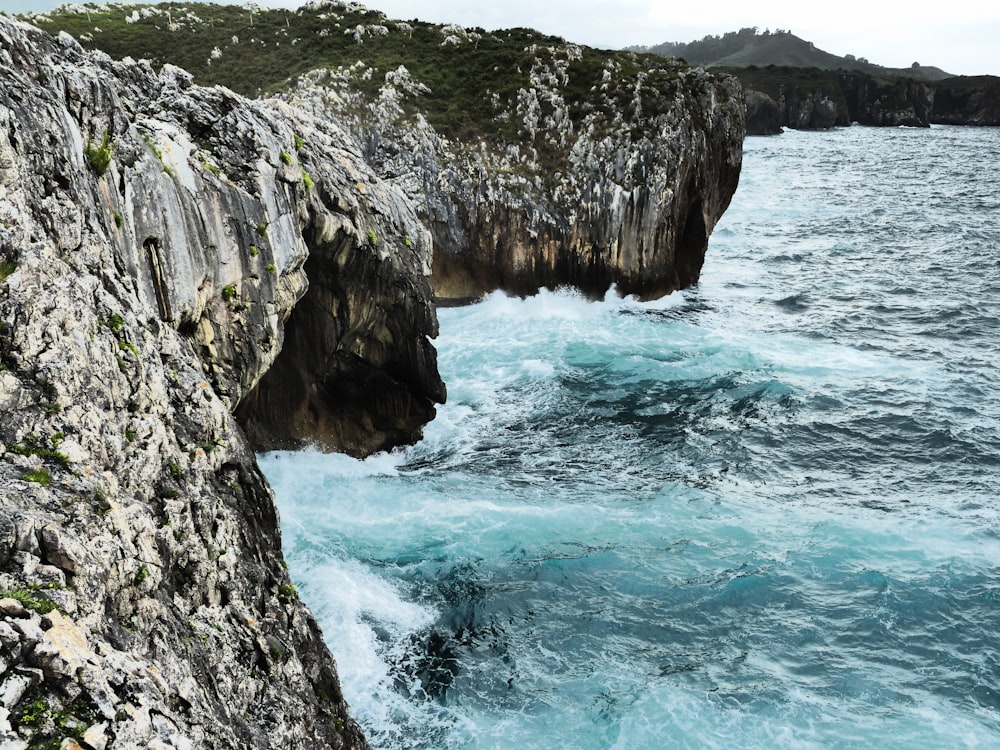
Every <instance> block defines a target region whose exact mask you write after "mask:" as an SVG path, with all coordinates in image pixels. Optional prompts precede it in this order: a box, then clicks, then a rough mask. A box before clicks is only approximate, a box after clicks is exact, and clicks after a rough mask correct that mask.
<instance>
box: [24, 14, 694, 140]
mask: <svg viewBox="0 0 1000 750" xmlns="http://www.w3.org/2000/svg"><path fill="white" fill-rule="evenodd" d="M25 20H28V21H29V22H31V23H33V24H35V25H37V26H39V27H41V28H42V29H44V30H46V31H48V32H50V33H52V34H58V33H59V32H60V31H66V32H68V33H69V34H71V35H72V36H74V37H75V38H77V39H78V40H79V41H80V42H81V44H83V45H84V46H85V47H88V48H91V49H101V50H103V51H105V52H107V53H108V54H110V55H111V56H112V57H116V58H122V57H126V56H130V57H132V58H136V59H148V60H150V61H151V62H152V64H153V65H154V66H157V67H158V66H160V65H162V64H164V63H171V64H174V65H177V66H179V67H182V68H184V69H185V70H187V71H189V72H190V73H191V74H193V76H194V79H195V82H196V83H199V84H202V85H213V84H222V85H224V86H227V87H228V88H231V89H233V90H234V91H237V92H239V93H241V94H245V95H248V96H259V95H263V94H270V93H277V92H280V91H282V90H285V89H287V88H290V87H292V86H293V85H294V82H295V79H296V78H297V77H298V76H300V75H302V74H304V73H306V72H309V71H312V70H315V69H319V68H326V69H333V70H345V71H346V70H351V69H352V67H354V66H356V64H357V63H359V62H360V63H361V64H362V68H361V70H362V72H361V74H360V75H353V74H352V75H351V76H349V79H350V80H349V82H350V85H351V86H353V87H356V88H357V89H359V90H360V91H361V93H364V94H366V95H369V96H372V97H377V96H378V93H379V90H380V88H381V86H382V85H383V83H384V81H385V76H386V74H389V73H391V72H393V71H395V70H397V68H398V67H399V66H400V65H403V66H405V67H406V69H407V70H408V72H409V74H410V76H411V77H412V78H413V80H415V81H417V82H418V83H419V84H421V85H423V86H425V87H426V89H427V90H424V91H422V93H421V96H420V112H421V114H422V115H423V116H424V117H425V118H426V119H427V121H428V122H430V124H431V125H433V126H434V127H435V129H436V130H438V131H439V132H441V133H443V134H445V135H448V136H450V137H457V138H460V139H471V138H479V137H483V138H487V139H499V140H503V139H505V138H506V137H509V136H510V135H511V134H510V133H507V132H505V127H506V126H505V122H504V118H503V113H504V112H506V111H509V110H510V108H511V106H512V104H513V99H514V98H515V97H516V96H517V92H518V91H520V90H522V89H526V88H530V87H531V86H532V85H533V81H532V80H531V73H532V69H533V66H534V65H535V63H536V62H537V60H538V59H539V58H540V57H546V56H547V57H548V58H554V57H555V56H557V55H558V56H559V57H560V58H561V59H564V60H567V61H568V62H567V64H566V65H565V66H560V67H561V68H562V69H563V70H564V73H565V75H564V78H565V80H563V81H560V84H561V85H560V89H561V95H562V97H563V99H564V100H565V103H566V106H567V109H568V112H569V115H570V117H571V118H573V119H578V118H579V119H582V118H583V117H584V116H585V115H586V114H587V112H589V111H591V110H592V108H593V106H594V99H595V97H594V94H593V92H594V91H595V90H597V89H598V87H601V86H602V84H604V86H603V88H604V90H605V91H609V90H610V91H612V92H614V91H618V92H620V94H621V96H620V98H621V101H613V102H612V105H613V106H620V107H621V111H624V112H627V111H628V108H629V107H632V106H634V105H633V102H634V101H635V97H634V92H635V91H636V89H637V88H638V86H637V85H636V84H637V82H641V81H642V80H649V79H652V78H659V79H663V78H671V77H675V76H676V74H677V72H679V71H681V70H684V69H687V68H688V67H689V66H688V65H687V64H686V63H683V62H680V61H677V60H674V59H671V58H664V57H662V56H660V55H653V54H645V53H636V52H615V51H607V50H597V49H592V48H589V47H585V46H577V45H571V44H567V43H566V42H565V41H564V40H563V39H561V38H559V37H553V36H548V35H544V34H541V33H538V32H536V31H533V30H530V29H523V28H516V29H507V30H502V31H493V32H488V31H486V30H484V29H482V28H463V27H460V26H456V25H441V24H431V23H425V22H422V21H419V20H417V19H413V20H409V21H396V20H392V19H389V18H387V17H386V16H385V15H384V14H383V13H381V12H379V11H375V10H369V9H367V8H365V7H364V6H362V5H360V4H358V3H343V2H313V3H310V4H308V5H306V6H303V7H302V8H299V9H298V10H285V9H263V8H260V7H259V6H256V5H254V4H253V3H248V4H246V5H242V6H237V5H214V4H206V3H162V4H159V5H152V6H151V5H138V4H131V3H110V4H104V5H97V4H86V5H80V4H76V5H64V6H61V7H60V8H59V9H58V10H57V11H54V12H51V13H48V14H32V15H29V16H26V17H25ZM567 50H569V51H570V54H568V55H567V54H566V51H567ZM354 70H355V71H356V70H357V68H354ZM609 77H610V78H611V79H612V81H611V83H612V84H613V85H611V86H608V85H607V83H608V81H609ZM605 99H606V97H605ZM643 104H644V105H645V111H644V112H643V113H642V114H643V115H646V116H648V115H650V114H655V111H652V112H651V111H649V109H648V108H649V107H650V106H652V107H654V108H655V106H657V105H656V101H655V99H649V98H648V97H647V99H646V100H645V101H644V102H643ZM668 104H669V103H668V102H667V101H664V102H663V106H668ZM636 115H637V116H638V113H636Z"/></svg>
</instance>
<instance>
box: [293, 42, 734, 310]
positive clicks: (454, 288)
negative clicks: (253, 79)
mask: <svg viewBox="0 0 1000 750" xmlns="http://www.w3.org/2000/svg"><path fill="white" fill-rule="evenodd" d="M462 33H463V32H462V30H461V29H457V31H456V34H455V35H454V36H453V37H452V38H453V40H454V41H453V42H452V44H462V43H467V44H471V43H472V41H470V40H469V39H468V38H466V37H463V36H462ZM466 36H467V35H466ZM463 39H464V40H465V41H463ZM525 52H526V55H527V56H526V61H525V65H530V71H529V73H528V82H529V86H527V87H524V88H521V89H519V90H517V91H516V92H515V93H514V94H513V95H512V96H511V97H510V102H511V104H510V106H509V107H508V108H506V109H501V111H500V112H499V113H498V114H497V115H496V118H495V120H496V122H497V123H501V124H502V127H503V129H504V132H507V133H510V134H511V135H509V136H507V137H506V138H501V139H499V140H491V141H490V142H487V141H486V140H485V139H482V138H475V137H467V138H448V137H445V136H443V135H441V134H440V133H438V132H436V131H435V130H434V128H432V127H431V126H430V125H429V124H428V122H427V120H426V119H424V117H423V116H422V115H421V114H420V112H421V107H422V104H421V101H422V98H423V97H424V96H426V95H428V94H430V93H431V92H430V91H429V89H427V87H426V86H424V85H423V84H422V83H421V82H420V81H418V80H415V79H414V78H413V77H412V76H411V75H410V73H409V72H408V71H407V70H406V68H404V67H400V68H398V69H396V70H394V71H390V72H389V73H387V74H385V76H384V83H383V85H382V86H381V88H380V89H379V90H378V94H377V96H375V97H370V96H367V95H365V94H363V93H359V92H360V91H362V89H363V87H362V86H357V85H355V84H357V83H358V82H363V81H368V80H370V79H371V77H372V75H373V71H372V70H371V69H370V68H368V67H366V66H364V65H363V64H361V63H359V64H358V65H356V66H352V67H350V68H346V69H340V70H336V71H317V72H315V73H313V74H310V75H308V76H304V77H302V79H300V81H299V85H298V88H297V89H296V90H295V91H293V92H292V93H290V94H289V95H288V98H289V99H290V100H291V101H292V102H294V103H295V104H296V106H298V107H302V108H304V109H309V110H312V111H313V112H315V113H316V114H317V116H334V117H337V118H342V119H344V120H346V121H348V122H352V123H353V130H354V132H355V134H356V135H357V136H358V137H359V139H362V140H363V142H364V143H365V148H366V153H367V154H368V157H369V159H370V160H371V162H372V163H373V164H374V165H375V166H376V168H377V169H378V171H379V173H380V174H381V175H382V176H383V177H384V178H385V179H387V180H392V181H393V182H394V184H398V185H400V186H401V187H402V188H403V189H405V190H407V191H408V192H409V194H410V195H411V196H412V198H413V200H414V201H415V203H416V204H417V205H418V206H419V209H420V215H421V218H422V220H423V222H424V223H425V224H426V226H427V227H428V229H429V231H430V232H431V234H432V236H433V240H434V257H433V274H432V284H433V287H434V292H435V294H436V296H437V298H438V300H439V301H441V302H444V303H449V302H455V301H465V300H468V299H474V298H476V297H479V296H481V295H483V294H484V293H486V292H489V291H492V290H494V289H503V290H506V291H508V292H511V293H514V294H532V293H535V292H537V291H538V290H539V289H540V288H543V287H548V288H554V287H557V286H562V285H571V286H574V287H576V288H578V289H581V290H583V291H584V292H586V293H588V294H590V295H593V296H602V295H603V294H604V293H605V292H606V290H607V289H608V288H609V287H610V286H611V285H615V286H616V287H617V289H618V291H619V292H620V293H622V294H634V295H637V296H639V297H642V298H653V297H658V296H661V295H663V294H666V293H668V292H670V291H673V290H675V289H680V288H682V287H686V286H689V285H690V284H693V283H695V282H696V281H697V280H698V277H699V274H700V271H701V267H702V263H703V260H704V254H705V249H706V246H707V244H708V237H709V234H710V233H711V231H712V229H713V227H714V226H715V224H716V222H717V221H718V220H719V218H720V216H721V215H722V213H723V211H724V210H725V209H726V207H727V206H728V205H729V200H730V198H731V197H732V195H733V193H734V191H735V190H736V186H737V183H738V180H739V173H740V165H741V158H742V143H743V133H744V124H743V111H742V109H743V107H742V92H741V91H740V88H739V85H738V84H737V82H736V81H735V80H734V79H731V78H725V77H721V78H720V77H717V76H713V75H710V74H708V73H706V72H705V71H703V70H701V69H692V68H687V67H686V66H684V65H680V64H677V63H672V62H666V61H664V62H663V63H662V67H653V68H651V69H649V70H641V69H640V70H639V71H638V73H637V72H636V68H637V67H638V64H637V63H636V61H632V62H631V63H628V64H626V63H627V62H628V61H624V62H623V61H622V60H618V59H614V58H608V59H606V60H605V61H604V62H603V66H602V68H599V69H598V71H597V74H596V77H595V84H596V85H593V86H591V83H590V82H589V80H587V79H584V80H583V81H581V80H579V79H578V78H577V77H576V76H578V75H581V74H580V73H578V72H577V70H578V68H582V67H583V65H582V64H581V60H582V59H583V55H584V54H585V52H584V51H583V50H582V49H581V48H579V47H576V46H575V45H571V44H560V45H552V46H549V47H540V46H534V47H529V48H527V49H526V50H525ZM581 86H585V87H586V88H587V89H588V90H590V96H591V99H590V100H588V102H587V103H586V105H585V106H584V107H578V106H576V105H574V104H571V102H570V94H569V90H570V89H572V88H573V87H576V88H579V87H581Z"/></svg>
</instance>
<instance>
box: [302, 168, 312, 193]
mask: <svg viewBox="0 0 1000 750" xmlns="http://www.w3.org/2000/svg"><path fill="white" fill-rule="evenodd" d="M302 184H303V185H305V186H306V190H312V189H313V180H312V177H310V176H309V173H308V172H307V171H306V170H304V169H303V170H302Z"/></svg>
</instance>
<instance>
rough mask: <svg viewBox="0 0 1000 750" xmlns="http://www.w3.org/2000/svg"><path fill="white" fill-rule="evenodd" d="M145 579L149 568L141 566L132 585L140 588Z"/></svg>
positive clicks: (147, 576)
mask: <svg viewBox="0 0 1000 750" xmlns="http://www.w3.org/2000/svg"><path fill="white" fill-rule="evenodd" d="M147 578H149V568H147V567H146V566H145V565H143V566H142V567H140V568H139V570H137V571H136V573H135V577H134V578H133V579H132V583H134V584H135V585H136V586H141V585H142V582H143V581H145V580H146V579H147Z"/></svg>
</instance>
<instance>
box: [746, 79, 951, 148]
mask: <svg viewBox="0 0 1000 750" xmlns="http://www.w3.org/2000/svg"><path fill="white" fill-rule="evenodd" d="M739 75H740V77H741V80H742V82H743V85H744V87H745V89H746V91H747V95H746V110H747V115H746V116H747V132H748V133H751V134H753V135H771V134H774V133H777V132H780V128H782V127H787V128H793V129H796V130H817V129H825V128H832V127H842V126H847V125H850V124H851V123H854V122H857V123H860V124H861V125H872V126H884V127H899V126H909V127H928V126H929V125H930V121H931V110H932V108H933V106H934V89H933V88H932V87H931V85H930V84H927V83H923V82H919V81H913V80H897V81H887V80H883V79H877V78H874V77H872V76H870V75H866V74H864V73H835V72H828V71H820V70H813V71H804V70H802V69H798V68H775V69H755V70H749V69H747V70H741V71H740V73H739Z"/></svg>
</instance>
